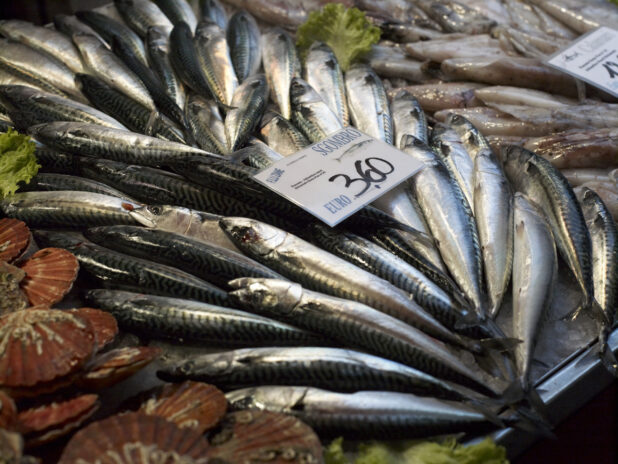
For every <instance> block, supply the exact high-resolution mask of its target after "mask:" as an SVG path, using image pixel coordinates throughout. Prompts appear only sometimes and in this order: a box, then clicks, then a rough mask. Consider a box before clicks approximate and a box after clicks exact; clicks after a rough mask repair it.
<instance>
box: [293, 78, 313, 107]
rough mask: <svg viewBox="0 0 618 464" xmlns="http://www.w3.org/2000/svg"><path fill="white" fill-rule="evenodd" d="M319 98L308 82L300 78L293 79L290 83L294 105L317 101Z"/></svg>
mask: <svg viewBox="0 0 618 464" xmlns="http://www.w3.org/2000/svg"><path fill="white" fill-rule="evenodd" d="M317 98H319V96H318V95H317V93H316V91H315V90H313V87H311V86H310V85H309V84H308V83H307V82H306V81H304V80H303V79H301V78H300V77H294V78H292V82H291V83H290V101H291V102H292V105H298V104H300V103H307V102H310V101H315V100H316V99H317Z"/></svg>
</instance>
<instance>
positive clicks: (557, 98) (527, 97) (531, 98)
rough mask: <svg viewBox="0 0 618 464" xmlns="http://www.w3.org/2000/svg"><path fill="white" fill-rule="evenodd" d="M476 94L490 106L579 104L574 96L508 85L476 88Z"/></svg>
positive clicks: (540, 106)
mask: <svg viewBox="0 0 618 464" xmlns="http://www.w3.org/2000/svg"><path fill="white" fill-rule="evenodd" d="M474 95H475V96H476V97H477V98H479V99H480V100H482V101H483V103H485V104H486V105H488V106H492V105H496V104H506V105H522V106H533V107H539V108H560V107H562V106H568V105H577V104H578V102H577V100H575V99H574V98H568V97H563V96H561V95H553V94H551V93H547V92H542V91H540V90H532V89H522V88H521V87H509V86H506V85H495V86H489V87H483V88H480V89H477V90H475V91H474Z"/></svg>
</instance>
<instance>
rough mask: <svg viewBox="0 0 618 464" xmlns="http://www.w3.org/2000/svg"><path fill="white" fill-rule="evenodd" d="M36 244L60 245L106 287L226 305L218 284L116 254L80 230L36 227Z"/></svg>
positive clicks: (224, 296) (225, 297)
mask: <svg viewBox="0 0 618 464" xmlns="http://www.w3.org/2000/svg"><path fill="white" fill-rule="evenodd" d="M33 233H34V236H35V239H36V241H37V243H43V244H44V245H45V246H53V247H57V248H64V249H65V250H68V251H70V252H71V253H73V254H74V255H75V257H76V258H77V260H78V261H79V265H80V270H82V271H85V272H86V273H88V274H89V275H90V276H92V277H93V278H94V279H95V280H97V281H98V282H101V283H103V284H104V285H105V286H107V287H110V288H116V289H121V290H138V289H139V291H147V292H150V293H153V294H158V295H162V296H174V297H180V298H187V299H192V300H198V301H203V302H205V303H212V304H216V305H223V306H227V304H228V295H227V293H226V292H225V291H223V290H221V289H220V288H219V287H216V286H214V285H212V284H211V283H209V282H206V281H205V280H202V279H198V278H197V277H195V276H193V275H191V274H188V273H186V272H184V271H181V270H179V269H176V268H174V267H171V266H164V265H163V264H158V263H153V262H152V261H147V260H145V259H140V258H135V257H133V256H129V255H125V254H123V253H118V252H116V251H113V250H109V249H107V248H104V247H102V246H99V245H95V244H94V243H91V242H89V241H88V240H86V239H85V238H84V237H83V236H82V235H81V234H80V233H76V232H55V231H49V230H36V231H34V232H33Z"/></svg>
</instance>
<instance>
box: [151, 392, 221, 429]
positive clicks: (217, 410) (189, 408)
mask: <svg viewBox="0 0 618 464" xmlns="http://www.w3.org/2000/svg"><path fill="white" fill-rule="evenodd" d="M226 410H227V400H226V399H225V395H224V394H223V392H222V391H221V390H219V389H218V388H217V387H215V386H213V385H208V384H206V383H200V382H193V381H187V382H183V383H180V384H168V385H165V386H164V387H163V389H162V391H161V393H160V394H159V395H157V397H156V398H152V399H150V400H148V401H146V402H145V403H144V404H143V405H142V407H141V408H140V412H143V413H144V414H150V415H155V416H161V417H164V418H165V419H167V420H168V421H171V422H173V423H174V424H176V425H177V426H178V427H181V428H184V427H190V428H192V429H195V430H197V431H198V432H199V433H204V432H205V431H206V430H210V429H211V428H213V427H214V426H215V425H217V424H218V423H219V421H220V420H221V419H222V418H223V416H224V415H225V412H226Z"/></svg>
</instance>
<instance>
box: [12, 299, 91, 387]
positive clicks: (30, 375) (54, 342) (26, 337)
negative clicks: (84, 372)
mask: <svg viewBox="0 0 618 464" xmlns="http://www.w3.org/2000/svg"><path fill="white" fill-rule="evenodd" d="M94 348H95V336H94V332H93V329H92V326H91V325H90V323H89V322H88V321H87V320H85V319H84V318H82V317H79V316H77V315H76V314H71V313H69V312H65V311H61V310H57V309H32V310H25V311H18V312H15V313H11V314H7V315H5V316H2V317H0V389H3V388H4V389H14V391H15V392H17V393H23V391H22V390H23V389H24V387H33V386H35V385H37V384H40V383H42V382H50V381H52V380H54V379H56V378H58V377H60V376H66V375H68V374H70V373H72V372H75V371H77V370H78V369H80V368H81V367H82V366H83V365H84V364H85V362H86V361H87V360H88V359H89V358H90V357H91V356H92V354H93V352H94ZM11 395H13V393H11Z"/></svg>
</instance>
